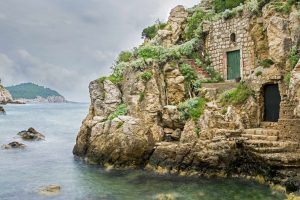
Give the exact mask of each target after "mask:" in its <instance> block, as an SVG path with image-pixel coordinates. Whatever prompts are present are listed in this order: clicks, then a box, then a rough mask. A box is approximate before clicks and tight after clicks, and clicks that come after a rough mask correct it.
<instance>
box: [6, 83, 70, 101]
mask: <svg viewBox="0 0 300 200" xmlns="http://www.w3.org/2000/svg"><path fill="white" fill-rule="evenodd" d="M6 89H7V90H8V91H9V92H10V94H11V96H12V98H13V99H14V100H17V101H20V102H24V103H65V102H67V101H66V100H65V98H64V97H63V96H62V95H61V94H59V93H58V92H57V91H55V90H52V89H50V88H47V87H44V86H39V85H37V84H34V83H21V84H19V85H13V86H9V87H6Z"/></svg>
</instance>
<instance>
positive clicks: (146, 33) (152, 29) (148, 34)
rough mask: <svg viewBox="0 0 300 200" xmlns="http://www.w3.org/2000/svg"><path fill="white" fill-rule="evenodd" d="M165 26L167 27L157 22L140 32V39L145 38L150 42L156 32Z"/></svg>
mask: <svg viewBox="0 0 300 200" xmlns="http://www.w3.org/2000/svg"><path fill="white" fill-rule="evenodd" d="M166 25H167V24H166V23H161V22H159V21H158V23H156V24H154V25H152V26H149V27H147V28H145V29H144V30H143V32H142V38H143V39H145V38H147V39H150V40H151V39H153V38H154V37H155V36H156V34H157V32H158V30H161V29H164V28H165V27H166Z"/></svg>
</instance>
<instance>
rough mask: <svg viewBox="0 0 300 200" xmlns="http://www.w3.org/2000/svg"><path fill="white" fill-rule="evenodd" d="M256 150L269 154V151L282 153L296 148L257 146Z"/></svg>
mask: <svg viewBox="0 0 300 200" xmlns="http://www.w3.org/2000/svg"><path fill="white" fill-rule="evenodd" d="M253 150H254V152H257V153H261V154H268V153H282V152H290V151H293V150H294V148H292V147H257V148H253Z"/></svg>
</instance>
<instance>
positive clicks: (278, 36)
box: [267, 16, 292, 63]
mask: <svg viewBox="0 0 300 200" xmlns="http://www.w3.org/2000/svg"><path fill="white" fill-rule="evenodd" d="M288 25H289V21H288V20H286V19H284V18H281V17H277V16H273V17H271V18H270V22H269V25H268V27H267V35H268V42H269V56H270V58H272V60H273V61H275V62H277V63H281V62H282V61H284V60H285V59H286V58H287V55H288V53H289V50H290V48H291V46H292V39H291V38H290V37H289V29H288Z"/></svg>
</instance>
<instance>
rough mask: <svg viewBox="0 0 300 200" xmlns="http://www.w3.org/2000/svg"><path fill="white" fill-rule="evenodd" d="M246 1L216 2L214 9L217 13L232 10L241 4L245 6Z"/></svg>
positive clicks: (221, 0) (219, 0)
mask: <svg viewBox="0 0 300 200" xmlns="http://www.w3.org/2000/svg"><path fill="white" fill-rule="evenodd" d="M244 1H245V0H214V7H215V10H216V12H217V13H219V12H223V11H225V10H226V9H228V10H229V9H232V8H235V7H237V6H239V5H240V4H243V3H244Z"/></svg>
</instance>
